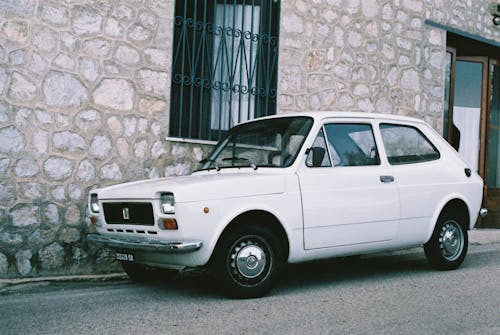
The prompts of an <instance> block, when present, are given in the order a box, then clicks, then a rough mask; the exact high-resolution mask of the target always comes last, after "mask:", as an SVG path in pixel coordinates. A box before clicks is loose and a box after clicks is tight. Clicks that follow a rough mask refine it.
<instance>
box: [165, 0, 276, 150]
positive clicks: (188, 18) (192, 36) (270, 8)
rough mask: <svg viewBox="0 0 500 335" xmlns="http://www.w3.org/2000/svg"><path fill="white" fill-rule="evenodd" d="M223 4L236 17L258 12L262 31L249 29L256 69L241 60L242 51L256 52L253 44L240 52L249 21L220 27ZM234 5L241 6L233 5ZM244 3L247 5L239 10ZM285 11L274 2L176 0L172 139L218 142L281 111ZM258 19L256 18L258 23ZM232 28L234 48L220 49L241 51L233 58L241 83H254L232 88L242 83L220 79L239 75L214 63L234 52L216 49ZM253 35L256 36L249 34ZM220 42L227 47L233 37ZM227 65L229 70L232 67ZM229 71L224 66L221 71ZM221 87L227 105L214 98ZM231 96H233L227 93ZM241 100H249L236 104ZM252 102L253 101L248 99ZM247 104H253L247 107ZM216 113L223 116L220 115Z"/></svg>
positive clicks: (172, 64)
mask: <svg viewBox="0 0 500 335" xmlns="http://www.w3.org/2000/svg"><path fill="white" fill-rule="evenodd" d="M219 5H223V6H227V10H230V11H231V13H233V14H234V15H236V14H237V13H239V12H238V11H240V9H241V10H242V11H243V13H244V12H245V11H246V10H248V11H250V10H251V11H252V12H251V15H257V16H258V18H257V19H256V21H255V22H256V23H255V24H257V25H258V26H259V30H258V31H257V32H256V33H254V30H253V29H250V31H246V30H245V32H246V33H245V40H246V39H247V38H248V39H249V41H248V43H250V44H251V45H252V46H253V47H254V52H255V55H254V56H252V57H255V59H253V58H252V59H250V64H249V65H247V67H248V66H250V68H247V67H246V65H242V64H239V65H238V62H237V60H238V59H239V57H237V55H239V54H240V53H242V54H245V53H248V52H249V50H250V51H251V50H252V49H251V47H250V49H248V50H246V49H245V50H243V51H240V50H239V47H241V46H240V44H241V43H243V42H242V40H243V37H242V36H243V35H242V34H243V33H244V32H243V31H242V30H241V29H243V28H241V27H240V24H243V22H245V20H243V21H241V20H239V19H238V20H236V21H233V23H234V25H232V26H231V27H229V28H224V27H225V24H223V25H222V26H217V21H216V15H217V14H216V12H217V6H219ZM234 5H236V7H235V9H232V6H234ZM238 6H243V7H242V8H240V9H238V8H239V7H238ZM245 6H251V9H244V7H245ZM257 7H258V8H259V9H258V11H257V12H255V14H254V12H253V11H254V8H257ZM256 10H257V9H256ZM280 13H281V4H280V2H276V1H273V0H234V1H233V0H231V1H229V0H209V1H201V0H196V1H194V2H193V3H191V1H190V0H176V1H175V10H174V31H173V42H172V59H171V62H172V63H171V79H170V84H171V85H170V91H171V94H170V96H171V99H170V106H169V107H170V110H169V116H168V117H169V122H168V136H167V138H168V139H170V140H172V141H182V142H195V143H198V142H201V143H208V144H214V143H217V142H218V141H219V140H220V139H222V138H223V137H225V135H226V134H227V131H228V130H229V128H231V127H232V126H234V125H236V124H238V123H240V122H243V121H250V120H253V119H257V118H259V117H262V116H268V115H275V114H276V113H277V110H278V100H277V96H278V95H277V89H278V61H279V29H280V27H279V17H280ZM242 15H243V16H244V14H242ZM257 20H258V21H257ZM253 22H254V21H253V19H252V24H253ZM247 24H250V23H249V22H245V27H246V25H247ZM226 29H234V33H235V35H234V36H235V37H233V39H234V41H233V44H231V45H232V49H231V48H230V49H228V50H229V51H227V50H226V51H224V50H225V49H224V50H222V51H220V50H218V52H219V53H220V52H229V54H228V55H230V54H233V53H235V52H236V53H237V55H236V54H235V57H234V59H233V58H232V57H230V59H231V61H232V62H233V63H234V64H233V65H232V66H235V69H237V70H238V71H239V72H238V71H236V70H235V71H236V72H237V74H238V75H239V76H240V77H241V78H240V80H239V83H240V84H242V83H246V81H248V80H249V83H251V85H250V86H249V87H248V88H246V89H242V88H241V87H240V89H238V88H234V87H233V88H232V89H231V88H230V87H229V88H228V87H227V85H233V84H235V85H236V86H238V85H237V84H238V82H237V81H235V82H234V83H233V82H232V81H231V80H230V81H220V80H221V79H220V78H222V79H224V78H226V77H228V76H229V77H231V78H232V76H233V75H234V76H235V75H236V74H233V73H232V72H231V71H232V70H231V71H229V70H228V71H229V72H228V73H225V72H220V73H219V70H218V67H216V65H214V64H215V62H216V59H218V58H219V57H221V59H222V57H226V56H228V55H225V54H224V55H223V54H220V55H219V53H217V52H216V50H215V49H214V46H215V44H216V39H217V38H222V39H225V38H226V36H225V35H226V34H225V33H224V32H225V31H226ZM220 31H222V32H223V33H224V34H222V37H221V36H219V35H217V36H219V37H217V36H216V32H217V34H219V32H220ZM237 34H239V35H238V36H239V37H237ZM247 34H250V35H249V36H248V37H247ZM240 39H241V40H240ZM219 43H223V44H224V45H226V44H227V41H225V42H221V41H219ZM244 43H247V42H244ZM256 50H257V51H256ZM194 57H198V58H199V57H201V58H200V59H201V60H200V61H199V62H198V65H193V64H194V63H196V62H195V59H194ZM246 61H247V60H245V62H246ZM254 61H255V64H254ZM240 62H243V61H241V60H240ZM237 65H238V66H237ZM218 66H219V65H218ZM225 68H227V69H228V67H227V66H226V67H225ZM223 69H224V67H222V68H221V69H220V71H222V70H223ZM245 71H246V72H245ZM248 71H250V72H248ZM247 75H248V76H249V77H248V78H247ZM252 83H253V84H252ZM222 84H224V85H222ZM242 87H243V86H242ZM245 87H246V86H245ZM235 90H236V91H235ZM218 91H220V94H222V95H224V97H223V98H222V99H226V98H227V99H229V100H228V101H229V102H228V103H227V104H226V103H224V107H221V108H216V109H214V108H215V107H214V96H217V94H218V93H217V92H218ZM222 91H224V92H222ZM228 94H229V96H225V95H228ZM240 100H241V101H243V103H237V102H234V101H240ZM246 100H248V102H247V104H245V103H244V101H246ZM231 101H233V102H231ZM215 105H217V104H215ZM247 105H248V108H245V106H247ZM221 106H222V105H221ZM214 113H216V114H218V116H214ZM214 120H215V121H214ZM217 120H218V121H217ZM222 121H224V122H225V121H227V124H225V125H224V124H222V123H224V122H222ZM214 122H215V123H217V122H218V123H219V126H218V127H216V128H217V129H216V128H212V125H213V124H214ZM221 122H222V123H221Z"/></svg>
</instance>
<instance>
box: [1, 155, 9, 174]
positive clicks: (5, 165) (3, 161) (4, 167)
mask: <svg viewBox="0 0 500 335" xmlns="http://www.w3.org/2000/svg"><path fill="white" fill-rule="evenodd" d="M9 164H10V159H9V158H0V172H2V173H3V172H5V171H7V169H8V168H9Z"/></svg>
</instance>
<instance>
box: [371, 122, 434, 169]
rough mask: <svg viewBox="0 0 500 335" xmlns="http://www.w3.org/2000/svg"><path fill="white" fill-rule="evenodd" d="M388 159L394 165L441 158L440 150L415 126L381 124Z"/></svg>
mask: <svg viewBox="0 0 500 335" xmlns="http://www.w3.org/2000/svg"><path fill="white" fill-rule="evenodd" d="M380 132H381V134H382V139H383V141H384V146H385V151H386V152H387V159H388V160H389V163H391V164H393V165H397V164H410V163H419V162H427V161H432V160H436V159H439V157H440V155H439V151H437V149H436V147H434V145H433V144H432V143H431V142H430V141H429V140H428V139H427V137H425V135H424V134H423V133H422V132H421V131H420V130H418V129H417V128H415V127H411V126H403V125H394V124H381V125H380Z"/></svg>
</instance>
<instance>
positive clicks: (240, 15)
mask: <svg viewBox="0 0 500 335" xmlns="http://www.w3.org/2000/svg"><path fill="white" fill-rule="evenodd" d="M259 19H260V7H259V6H254V7H253V8H252V6H250V5H229V4H225V5H224V4H219V5H217V8H216V18H215V20H214V24H215V27H223V29H225V28H227V27H230V28H231V29H230V30H229V31H230V34H227V33H226V32H225V30H224V33H223V34H215V36H214V49H213V53H214V58H213V64H212V65H213V70H214V71H215V76H214V77H213V78H214V83H217V82H219V83H223V84H224V83H225V85H228V86H226V88H229V90H223V89H221V88H219V89H212V100H211V101H212V106H211V107H212V109H211V123H210V125H211V128H212V129H216V130H218V129H222V130H227V129H229V128H230V127H232V126H233V125H234V124H236V123H238V122H243V121H246V120H248V119H249V118H253V111H254V108H255V97H254V96H253V95H251V94H249V92H245V93H241V94H240V93H239V92H237V91H236V92H233V90H232V88H234V87H239V88H240V89H241V87H246V89H247V90H250V89H251V88H252V87H255V83H256V75H257V71H256V61H257V59H256V58H257V49H258V45H259V43H258V40H257V39H255V40H252V39H251V38H248V36H249V34H248V32H250V33H251V34H252V35H251V36H256V35H258V34H259ZM236 30H240V31H241V34H236V35H235V32H236ZM246 32H247V34H246V37H247V38H245V33H246ZM230 111H231V112H230Z"/></svg>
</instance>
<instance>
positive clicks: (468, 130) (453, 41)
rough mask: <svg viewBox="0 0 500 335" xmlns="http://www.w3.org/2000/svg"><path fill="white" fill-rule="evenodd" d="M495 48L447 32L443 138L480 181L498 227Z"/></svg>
mask: <svg viewBox="0 0 500 335" xmlns="http://www.w3.org/2000/svg"><path fill="white" fill-rule="evenodd" d="M498 55H500V48H497V47H494V46H488V45H484V44H482V43H479V42H477V41H474V40H470V39H466V38H464V37H459V36H456V35H454V34H448V48H447V52H446V85H445V110H444V123H443V136H444V137H445V138H446V139H447V140H448V141H449V142H450V143H451V144H452V146H453V147H454V148H455V149H456V150H457V151H458V153H459V154H460V155H461V156H462V158H463V159H464V160H465V161H466V162H467V163H468V164H469V166H470V167H471V168H473V169H475V170H476V171H477V172H478V173H479V175H481V177H483V179H484V183H485V186H484V194H483V206H485V207H486V208H488V210H489V215H488V216H487V217H486V218H485V219H482V220H481V221H480V222H478V224H477V226H478V227H482V228H485V227H492V228H493V227H494V228H500V58H498V57H499V56H498Z"/></svg>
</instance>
